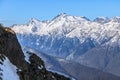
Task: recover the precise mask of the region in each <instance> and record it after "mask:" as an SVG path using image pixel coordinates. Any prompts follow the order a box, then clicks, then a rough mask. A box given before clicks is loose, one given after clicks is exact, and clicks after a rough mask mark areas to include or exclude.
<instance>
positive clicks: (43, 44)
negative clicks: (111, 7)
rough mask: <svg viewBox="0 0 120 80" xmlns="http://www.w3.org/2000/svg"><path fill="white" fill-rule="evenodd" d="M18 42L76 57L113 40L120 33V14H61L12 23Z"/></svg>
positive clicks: (68, 56)
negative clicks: (115, 15)
mask: <svg viewBox="0 0 120 80" xmlns="http://www.w3.org/2000/svg"><path fill="white" fill-rule="evenodd" d="M12 29H13V30H14V31H15V32H16V33H17V36H18V39H19V42H20V43H21V44H22V45H23V46H28V47H32V48H34V49H37V50H40V51H42V52H44V53H47V54H50V55H53V56H57V57H62V58H66V59H69V60H70V59H71V60H74V59H76V58H77V57H78V56H80V55H82V54H84V53H85V52H87V51H88V50H90V49H92V48H94V47H97V46H100V45H102V44H105V43H106V42H107V43H109V41H110V40H113V41H111V42H110V43H113V42H114V41H115V40H114V39H112V38H114V37H116V39H117V38H119V35H120V17H113V18H111V19H108V18H105V17H98V18H96V19H95V20H93V21H90V20H89V19H87V18H86V17H79V16H71V15H67V14H65V13H63V14H59V15H58V16H56V17H55V18H54V19H52V20H51V21H39V20H37V19H31V20H30V21H29V22H28V23H27V24H24V25H13V26H12Z"/></svg>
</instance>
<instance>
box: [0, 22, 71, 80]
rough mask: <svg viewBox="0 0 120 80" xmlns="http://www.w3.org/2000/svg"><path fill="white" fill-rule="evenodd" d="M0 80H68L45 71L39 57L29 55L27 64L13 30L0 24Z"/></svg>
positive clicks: (32, 54)
mask: <svg viewBox="0 0 120 80" xmlns="http://www.w3.org/2000/svg"><path fill="white" fill-rule="evenodd" d="M0 80H70V79H69V78H66V77H64V76H62V75H59V74H57V73H53V72H50V71H48V70H46V68H45V65H44V62H43V61H42V59H41V58H40V57H38V56H37V55H35V54H34V53H31V55H30V57H29V62H27V61H26V60H25V56H24V54H23V51H22V49H21V46H20V44H19V42H18V40H17V37H16V34H15V32H14V31H13V30H11V29H10V28H7V27H3V26H2V25H1V24H0Z"/></svg>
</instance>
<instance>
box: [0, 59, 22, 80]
mask: <svg viewBox="0 0 120 80" xmlns="http://www.w3.org/2000/svg"><path fill="white" fill-rule="evenodd" d="M0 68H1V69H2V74H3V75H2V79H3V80H20V79H19V76H18V75H17V73H16V72H17V71H16V69H17V68H16V66H14V65H13V64H12V63H11V62H10V61H9V59H8V58H7V57H6V59H5V60H4V62H3V65H2V64H0Z"/></svg>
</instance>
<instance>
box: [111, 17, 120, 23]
mask: <svg viewBox="0 0 120 80" xmlns="http://www.w3.org/2000/svg"><path fill="white" fill-rule="evenodd" d="M111 21H112V22H117V23H120V16H116V17H113V18H111Z"/></svg>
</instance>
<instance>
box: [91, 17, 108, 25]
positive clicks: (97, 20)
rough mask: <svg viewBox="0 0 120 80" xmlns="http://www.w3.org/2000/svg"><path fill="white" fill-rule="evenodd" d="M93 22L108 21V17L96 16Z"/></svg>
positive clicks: (102, 22)
mask: <svg viewBox="0 0 120 80" xmlns="http://www.w3.org/2000/svg"><path fill="white" fill-rule="evenodd" d="M93 21H94V22H98V23H101V24H104V23H107V22H109V21H110V19H109V18H108V17H97V18H96V19H94V20H93Z"/></svg>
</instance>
